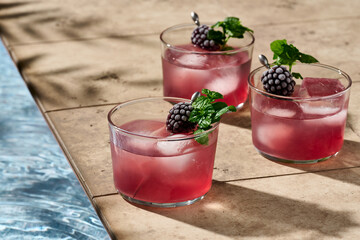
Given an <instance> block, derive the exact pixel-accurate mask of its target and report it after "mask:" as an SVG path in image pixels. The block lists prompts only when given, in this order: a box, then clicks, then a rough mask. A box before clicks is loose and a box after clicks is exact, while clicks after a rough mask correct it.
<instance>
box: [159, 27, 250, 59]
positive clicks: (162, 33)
mask: <svg viewBox="0 0 360 240" xmlns="http://www.w3.org/2000/svg"><path fill="white" fill-rule="evenodd" d="M204 24H205V25H213V24H212V23H204ZM204 24H201V25H204ZM191 26H193V27H194V29H195V26H196V25H195V24H194V23H182V24H177V25H174V26H171V27H168V28H166V29H165V30H163V31H162V32H161V33H160V41H161V42H162V43H163V44H164V45H165V46H166V47H167V48H171V49H173V50H176V51H179V52H186V53H189V54H202V55H219V54H234V53H238V52H243V51H245V50H247V49H248V48H250V47H251V46H253V45H254V43H255V37H254V34H253V33H251V32H249V31H246V32H245V34H249V35H250V38H251V41H250V43H249V44H246V45H244V46H242V47H240V48H239V49H235V50H227V51H208V52H204V51H202V52H201V51H193V50H191V51H190V50H186V49H183V48H179V47H176V46H174V45H172V44H170V43H168V42H166V41H165V40H164V38H163V36H164V35H165V34H166V33H167V32H169V31H171V30H174V29H180V28H184V27H191ZM189 39H190V38H189ZM189 43H191V41H189Z"/></svg>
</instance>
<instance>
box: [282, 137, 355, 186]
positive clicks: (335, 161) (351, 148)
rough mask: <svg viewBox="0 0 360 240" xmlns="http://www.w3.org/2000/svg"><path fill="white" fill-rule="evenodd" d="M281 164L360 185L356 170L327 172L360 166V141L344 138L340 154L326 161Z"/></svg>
mask: <svg viewBox="0 0 360 240" xmlns="http://www.w3.org/2000/svg"><path fill="white" fill-rule="evenodd" d="M279 164H281V165H286V166H288V167H292V168H296V169H300V170H303V171H306V172H312V173H314V174H318V175H321V176H325V177H330V178H333V179H336V180H339V181H342V182H347V183H351V184H354V185H357V186H360V175H359V174H358V173H356V172H352V171H348V172H347V174H328V173H327V172H328V171H330V170H336V169H351V168H354V167H360V142H355V141H351V140H344V145H343V147H342V149H341V150H340V152H339V153H338V155H336V157H332V158H330V159H328V160H326V161H324V162H320V163H314V164H284V163H279Z"/></svg>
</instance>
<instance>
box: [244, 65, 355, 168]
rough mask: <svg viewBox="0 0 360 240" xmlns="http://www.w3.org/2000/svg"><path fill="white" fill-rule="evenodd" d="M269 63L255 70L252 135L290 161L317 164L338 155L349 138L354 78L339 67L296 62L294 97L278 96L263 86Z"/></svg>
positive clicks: (263, 150) (269, 153) (265, 149)
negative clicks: (347, 129)
mask: <svg viewBox="0 0 360 240" xmlns="http://www.w3.org/2000/svg"><path fill="white" fill-rule="evenodd" d="M265 70H266V68H265V67H260V68H257V69H255V70H254V71H253V72H251V74H250V75H249V86H250V89H251V90H250V95H251V124H252V139H253V144H254V146H255V148H256V149H257V150H258V151H259V152H260V154H262V155H263V156H265V157H266V158H268V159H271V160H274V161H281V162H286V163H316V162H320V161H324V160H326V159H328V158H330V157H332V156H334V155H336V154H337V153H338V152H339V151H340V149H341V147H342V145H343V141H344V129H345V123H346V117H347V109H348V102H349V95H350V87H351V83H352V82H351V78H350V77H349V75H348V74H346V73H344V72H343V71H341V70H340V69H337V68H335V67H331V66H327V65H323V64H300V63H298V64H296V65H295V66H293V69H292V71H293V72H299V73H300V74H301V75H302V76H303V77H304V79H303V80H296V81H297V85H296V87H295V91H294V94H293V95H292V96H290V97H285V96H279V95H274V94H271V93H268V92H265V90H264V89H263V87H262V83H261V77H262V74H263V72H264V71H265Z"/></svg>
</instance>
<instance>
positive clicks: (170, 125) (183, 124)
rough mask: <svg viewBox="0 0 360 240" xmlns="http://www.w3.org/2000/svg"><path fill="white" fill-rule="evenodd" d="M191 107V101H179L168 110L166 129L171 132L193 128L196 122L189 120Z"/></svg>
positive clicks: (183, 131)
mask: <svg viewBox="0 0 360 240" xmlns="http://www.w3.org/2000/svg"><path fill="white" fill-rule="evenodd" d="M192 110H193V107H192V106H191V103H186V102H180V103H177V104H175V105H174V106H173V107H172V108H171V109H170V111H169V114H168V117H167V120H166V130H168V131H169V132H172V133H187V132H191V131H193V130H194V129H195V127H196V123H192V122H189V121H188V120H189V117H190V114H191V111H192Z"/></svg>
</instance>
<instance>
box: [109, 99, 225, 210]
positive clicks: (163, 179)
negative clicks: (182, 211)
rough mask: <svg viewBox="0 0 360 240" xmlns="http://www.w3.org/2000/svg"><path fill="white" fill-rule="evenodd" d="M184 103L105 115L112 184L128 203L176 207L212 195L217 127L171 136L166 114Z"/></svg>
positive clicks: (147, 104) (131, 107)
mask: <svg viewBox="0 0 360 240" xmlns="http://www.w3.org/2000/svg"><path fill="white" fill-rule="evenodd" d="M184 101H185V102H189V100H186V99H180V98H169V97H158V98H143V99H137V100H132V101H128V102H125V103H122V104H120V105H118V106H116V107H114V108H113V109H112V110H111V111H110V112H109V114H108V122H109V128H110V144H111V155H112V164H113V174H114V183H115V187H116V189H117V190H118V192H119V193H120V194H121V195H122V197H123V198H124V199H126V200H128V201H130V202H134V203H138V204H143V205H149V206H156V207H177V206H184V205H189V204H192V203H194V202H196V201H197V200H200V199H202V198H203V197H204V196H205V194H206V193H207V192H208V191H209V190H210V187H211V183H212V173H213V165H214V159H215V151H216V144H217V137H218V123H216V124H214V125H213V127H212V128H211V129H209V130H208V131H206V133H208V134H209V135H208V137H209V142H208V144H207V145H202V144H200V143H198V142H197V141H195V138H196V137H199V136H201V135H199V134H197V135H193V134H192V133H188V134H170V133H169V132H168V131H167V130H166V127H165V122H166V119H167V115H168V111H169V110H170V109H171V108H172V106H173V105H174V104H176V103H179V102H184Z"/></svg>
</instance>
